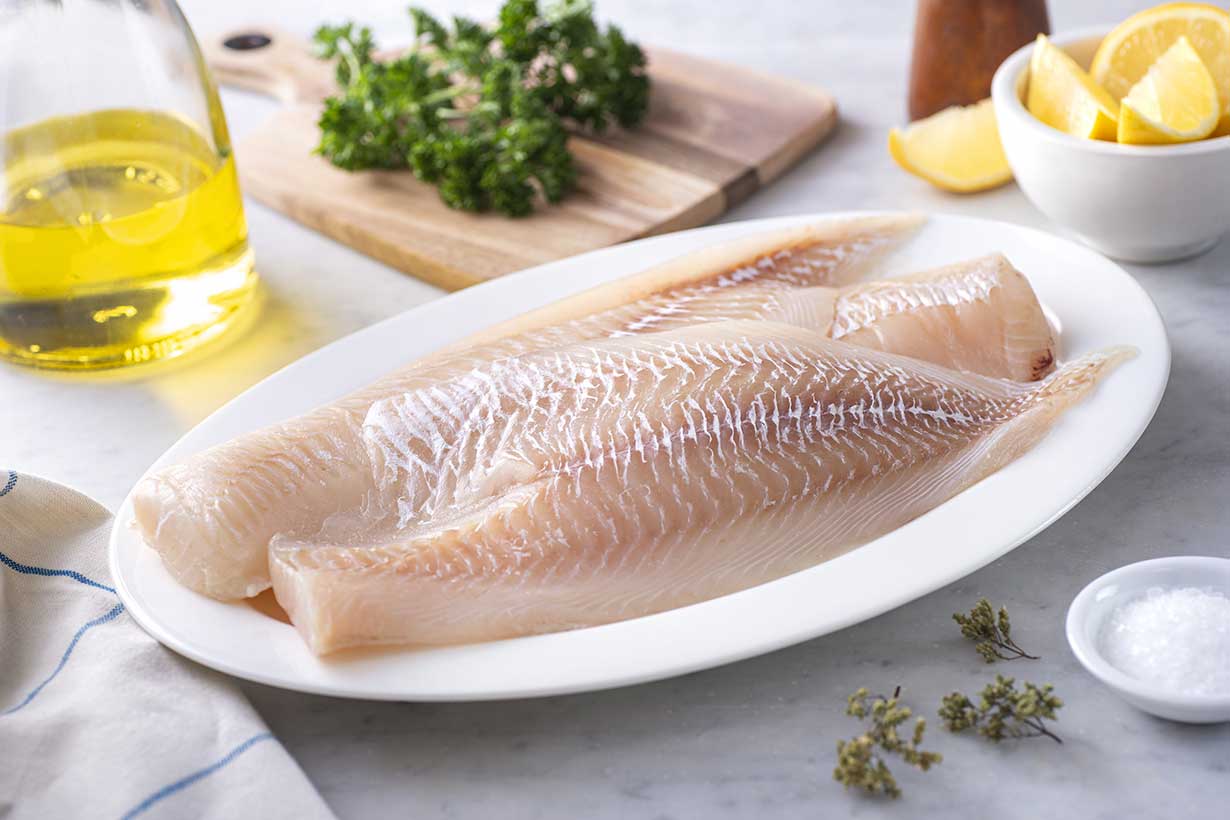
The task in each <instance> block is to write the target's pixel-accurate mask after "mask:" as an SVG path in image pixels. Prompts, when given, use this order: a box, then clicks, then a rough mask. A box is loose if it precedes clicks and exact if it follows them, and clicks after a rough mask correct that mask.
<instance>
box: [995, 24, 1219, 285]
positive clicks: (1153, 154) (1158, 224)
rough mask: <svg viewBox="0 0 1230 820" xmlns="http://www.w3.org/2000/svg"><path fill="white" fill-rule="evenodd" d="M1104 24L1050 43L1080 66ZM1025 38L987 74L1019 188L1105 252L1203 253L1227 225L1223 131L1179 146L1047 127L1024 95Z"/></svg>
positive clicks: (1154, 258)
mask: <svg viewBox="0 0 1230 820" xmlns="http://www.w3.org/2000/svg"><path fill="white" fill-rule="evenodd" d="M1107 31H1108V29H1107V28H1098V29H1082V30H1079V31H1076V32H1073V33H1071V34H1067V35H1062V36H1056V37H1053V38H1052V42H1053V43H1054V44H1055V45H1056V46H1058V47H1060V48H1062V49H1063V50H1064V51H1066V52H1068V54H1070V55H1072V57H1073V58H1074V59H1075V60H1076V62H1077V63H1079V64H1080V65H1081V66H1082V67H1085V68H1088V66H1089V63H1090V62H1091V61H1092V59H1093V54H1094V52H1095V51H1096V50H1097V47H1098V44H1099V43H1101V42H1102V38H1103V37H1104V36H1105V34H1106V32H1107ZM1033 48H1034V46H1033V44H1032V43H1031V44H1029V45H1027V46H1024V47H1023V48H1021V49H1019V50H1018V51H1016V52H1015V53H1013V54H1012V56H1010V57H1009V58H1008V59H1007V60H1005V61H1004V62H1003V64H1002V65H1001V66H1000V67H999V70H998V71H996V72H995V78H994V80H992V82H991V97H992V99H993V101H994V105H995V118H996V121H997V123H998V125H999V136H1000V140H1001V141H1002V142H1003V145H1004V154H1005V155H1006V156H1007V158H1008V164H1009V165H1011V166H1012V173H1013V174H1014V175H1015V176H1016V181H1017V184H1018V185H1020V186H1021V190H1022V191H1024V192H1025V196H1027V197H1028V198H1029V200H1030V201H1031V202H1032V203H1033V204H1034V205H1035V206H1036V207H1037V208H1038V210H1040V211H1042V213H1044V214H1046V216H1047V217H1049V218H1050V219H1051V220H1053V221H1054V222H1055V223H1056V224H1058V225H1059V226H1060V227H1062V228H1064V229H1065V230H1067V231H1069V232H1071V233H1072V234H1074V235H1075V236H1076V237H1077V238H1078V239H1080V240H1081V241H1082V242H1084V243H1085V244H1087V245H1089V246H1090V247H1092V248H1095V249H1096V250H1099V251H1101V252H1102V253H1105V254H1107V255H1108V256H1113V257H1115V258H1117V259H1123V260H1126V261H1129V262H1168V261H1173V260H1176V259H1183V258H1185V257H1189V256H1195V255H1196V254H1199V253H1203V252H1204V251H1206V250H1208V249H1209V248H1212V247H1213V246H1214V245H1216V244H1217V242H1218V241H1219V240H1220V239H1221V237H1222V236H1223V235H1224V234H1225V233H1226V231H1227V230H1228V229H1230V196H1227V195H1226V188H1227V186H1228V185H1230V136H1228V137H1218V138H1216V139H1207V140H1200V141H1198V142H1189V143H1185V144H1182V145H1119V144H1118V143H1113V142H1106V141H1103V140H1090V139H1082V138H1080V137H1074V136H1071V135H1069V134H1065V133H1063V132H1062V131H1060V130H1058V129H1055V128H1051V127H1050V126H1049V125H1046V124H1044V123H1043V122H1042V121H1040V120H1039V119H1037V118H1036V117H1034V116H1033V115H1032V114H1030V113H1029V111H1028V110H1026V108H1025V105H1024V103H1023V102H1022V100H1023V98H1024V95H1025V91H1026V88H1027V86H1028V82H1029V58H1030V55H1031V54H1032V53H1033Z"/></svg>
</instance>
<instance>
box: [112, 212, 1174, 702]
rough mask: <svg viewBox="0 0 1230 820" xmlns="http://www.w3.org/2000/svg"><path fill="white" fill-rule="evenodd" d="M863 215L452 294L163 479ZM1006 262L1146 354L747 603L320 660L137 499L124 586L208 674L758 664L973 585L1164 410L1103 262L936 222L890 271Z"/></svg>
mask: <svg viewBox="0 0 1230 820" xmlns="http://www.w3.org/2000/svg"><path fill="white" fill-rule="evenodd" d="M850 215H853V214H824V215H812V216H806V217H791V218H785V219H769V220H757V221H753V222H742V223H737V224H730V225H718V226H714V227H709V228H701V229H698V230H693V231H686V232H683V233H677V234H671V235H668V236H662V237H656V238H653V239H646V240H642V241H638V242H632V243H629V244H626V245H619V246H617V247H613V248H607V249H604V250H600V251H596V252H594V253H588V254H585V255H583V256H578V257H574V258H572V259H565V260H562V261H559V262H553V263H551V264H548V265H542V266H541V267H537V268H534V269H532V270H528V271H525V272H523V273H521V274H518V275H516V276H507V277H504V278H502V279H497V280H495V281H493V282H489V283H487V284H484V285H480V286H478V287H473V288H470V289H468V290H464V291H461V292H459V293H454V294H452V295H450V296H448V297H445V298H443V299H440V300H438V301H435V302H431V303H429V304H426V305H423V306H421V307H418V308H415V309H413V310H410V311H407V312H406V313H403V314H401V315H400V316H395V317H393V318H391V319H388V320H386V321H383V322H381V323H379V324H377V325H373V326H372V327H369V328H367V329H365V330H361V331H359V332H358V333H355V334H353V335H351V336H348V337H346V338H344V339H341V340H339V341H337V342H334V343H333V344H331V345H328V346H327V347H324V348H322V349H320V350H318V351H316V352H314V353H312V354H311V355H308V356H305V357H304V358H303V359H301V360H300V361H298V362H295V363H294V364H292V365H290V366H288V367H286V368H285V369H283V370H281V371H279V372H278V373H275V374H274V375H272V376H270V377H269V378H267V379H265V380H264V381H263V382H261V383H260V384H258V385H256V386H255V387H253V388H251V389H250V390H248V391H247V392H245V393H243V394H242V395H240V396H239V397H237V398H236V399H234V400H233V401H231V402H230V403H229V404H227V405H226V406H224V407H222V408H221V409H219V410H218V411H217V412H216V413H214V414H213V415H212V416H210V417H209V418H207V419H206V420H205V421H203V422H201V424H199V425H198V426H197V427H196V428H195V429H193V430H192V431H190V432H189V433H188V434H187V435H185V436H184V437H183V438H182V439H180V440H179V442H178V443H176V444H175V446H173V447H171V449H170V450H168V451H167V452H166V453H165V454H164V455H163V456H162V458H160V459H158V461H157V462H156V463H155V464H154V465H153V467H151V468H150V469H151V470H152V469H156V468H158V467H161V466H162V465H164V464H168V463H171V462H176V461H181V460H183V459H184V458H185V457H187V456H189V455H190V454H192V453H195V452H197V451H199V450H202V449H204V448H206V447H208V446H210V445H213V444H216V443H218V442H221V441H225V440H227V439H230V438H232V437H234V436H236V435H238V434H240V433H244V432H246V431H249V430H252V429H254V428H257V427H262V426H264V425H267V424H270V423H272V422H276V421H279V420H281V419H285V418H287V417H289V416H293V415H297V414H299V413H302V412H305V411H307V410H309V409H310V408H312V407H315V406H316V405H318V404H321V403H323V402H327V401H331V400H333V399H335V398H337V397H339V396H342V395H344V394H345V393H348V392H350V391H351V390H354V389H355V388H358V387H360V386H362V385H364V384H366V383H368V382H370V381H372V380H373V379H375V378H376V377H378V376H380V375H382V374H383V373H385V372H387V371H389V370H392V369H394V368H396V367H399V366H401V365H403V364H405V363H407V362H409V361H411V360H412V359H415V358H417V357H419V356H421V355H423V354H425V353H427V352H429V351H431V350H432V349H434V348H437V347H440V346H441V345H444V344H446V343H448V342H452V341H454V340H456V339H459V338H461V337H462V336H465V335H467V334H469V333H471V332H473V331H476V330H479V329H481V328H483V327H486V326H488V325H490V324H492V323H494V322H498V321H501V320H504V319H507V318H509V317H512V316H514V315H516V314H518V313H521V312H523V311H525V310H528V309H530V308H534V307H538V306H539V305H543V304H546V303H547V302H551V301H553V300H555V299H558V298H560V297H561V296H564V295H567V294H569V293H572V292H575V291H579V290H582V289H584V288H588V287H591V286H593V285H596V284H598V283H600V282H605V281H607V280H610V279H615V278H617V277H619V276H621V275H624V274H627V273H631V272H633V271H638V270H641V269H643V268H645V267H648V266H650V265H653V264H655V263H658V262H661V261H663V260H666V259H669V258H671V257H673V256H676V255H678V254H681V253H684V252H687V251H690V250H693V249H696V248H700V247H702V246H705V245H710V244H713V243H716V242H721V241H725V240H729V239H732V238H735V237H738V236H742V235H744V234H749V233H754V232H756V231H764V230H769V229H773V228H779V227H784V226H786V225H790V224H794V223H800V222H805V221H811V220H816V219H823V218H828V217H839V216H850ZM997 250H998V251H1003V252H1004V253H1006V254H1007V256H1008V258H1009V259H1011V260H1012V262H1013V263H1014V264H1015V265H1016V266H1017V267H1018V268H1020V269H1021V270H1022V271H1024V272H1025V273H1026V275H1027V276H1028V277H1029V279H1030V281H1031V282H1032V283H1033V286H1034V288H1035V289H1036V290H1037V292H1038V295H1039V297H1040V298H1041V300H1042V302H1043V303H1044V305H1045V306H1046V308H1047V309H1048V312H1049V313H1050V314H1051V316H1052V318H1053V319H1055V320H1057V324H1059V325H1060V326H1061V328H1062V335H1061V340H1062V341H1061V345H1062V352H1063V356H1064V358H1071V357H1073V356H1075V355H1079V354H1081V353H1085V352H1087V351H1091V350H1094V349H1097V348H1101V347H1105V346H1109V345H1117V344H1129V345H1135V346H1136V347H1137V348H1138V349H1139V350H1140V355H1139V357H1137V358H1136V359H1134V360H1132V361H1130V362H1128V363H1127V364H1126V365H1124V366H1123V367H1121V368H1120V369H1119V370H1118V371H1116V372H1115V373H1113V374H1112V375H1111V377H1110V378H1108V379H1107V380H1106V381H1105V382H1104V383H1103V384H1102V385H1101V386H1100V387H1099V388H1098V390H1097V391H1096V393H1095V394H1094V395H1093V396H1092V397H1090V399H1089V400H1088V401H1086V402H1084V403H1082V404H1081V405H1079V406H1078V407H1076V408H1074V409H1073V410H1071V411H1070V412H1068V413H1067V414H1066V415H1065V416H1064V417H1063V418H1062V419H1061V420H1060V422H1059V424H1058V425H1057V426H1056V427H1055V429H1054V430H1053V431H1052V432H1051V433H1050V435H1049V436H1047V438H1046V439H1045V440H1043V441H1042V443H1041V444H1039V445H1038V446H1037V447H1035V448H1034V449H1033V450H1032V451H1031V452H1029V453H1027V454H1026V455H1025V456H1024V457H1023V458H1021V459H1019V460H1018V461H1016V462H1014V463H1013V464H1011V465H1009V466H1008V467H1007V468H1005V469H1004V470H1001V471H1000V472H999V473H997V474H995V475H993V476H991V477H990V478H988V479H986V480H985V481H983V482H981V483H979V484H978V485H976V486H974V487H972V488H970V489H969V490H966V491H965V492H964V493H962V494H961V495H959V496H958V497H956V498H954V499H952V500H951V501H949V502H948V503H946V504H944V505H942V506H940V507H939V508H937V509H935V510H933V511H931V512H930V513H928V514H926V515H924V516H922V517H921V518H919V519H917V520H915V521H913V522H911V523H910V524H908V525H906V526H904V527H902V528H901V529H899V530H896V531H894V532H892V533H890V534H888V535H886V536H884V537H883V538H880V539H877V540H876V541H873V542H871V543H869V544H867V545H865V546H863V547H860V548H859V549H856V550H854V551H853V552H850V553H848V554H846V555H843V556H842V557H840V558H837V559H834V560H832V561H829V562H828V563H825V564H821V565H819V566H817V567H814V568H812V569H809V570H806V571H804V572H799V573H796V574H794V575H791V576H788V577H786V578H782V579H780V580H778V581H774V582H772V583H768V584H764V585H762V586H759V587H754V588H752V589H748V590H745V591H743V592H739V593H736V594H734V595H728V596H725V597H723V598H718V599H716V600H713V601H706V602H705V603H701V604H696V605H694V606H689V607H684V608H681V609H676V610H673V611H671V612H665V613H662V614H659V615H653V616H650V617H645V618H638V619H635V620H631V621H624V622H622V623H617V624H610V625H608V626H601V627H594V628H589V629H581V630H577V631H573V632H563V633H558V634H553V635H540V636H535V637H530V638H518V639H515V640H506V641H495V642H490V643H483V644H473V645H467V646H453V647H444V648H434V649H405V650H380V651H371V652H357V653H343V654H342V655H340V656H338V657H336V658H325V659H320V658H316V657H314V656H313V655H312V654H311V653H309V652H308V650H307V648H306V647H305V646H304V644H303V643H302V641H300V639H299V636H298V635H297V634H296V633H295V631H294V630H293V629H292V628H291V627H290V626H288V625H286V624H285V623H282V622H281V621H278V620H275V619H273V618H271V617H268V616H266V615H263V614H261V613H259V612H258V611H257V610H256V609H254V608H253V607H252V606H251V605H249V604H243V603H240V604H224V603H220V602H218V601H214V600H211V599H209V598H205V597H203V596H200V595H197V594H196V593H193V592H191V591H189V590H188V589H186V588H185V587H182V586H180V585H179V584H178V583H176V582H175V581H174V580H172V579H171V577H170V575H168V574H167V573H166V571H165V570H164V569H163V567H162V563H161V561H160V560H159V558H158V556H157V555H156V554H155V553H154V552H153V550H151V549H149V548H148V547H146V546H145V545H144V543H143V542H142V541H141V539H140V537H139V536H138V535H137V533H136V532H135V531H134V530H133V529H132V528H131V527H130V521H131V520H132V506H131V497H129V498H128V499H126V500H125V501H124V504H123V506H122V507H121V508H120V511H119V514H118V515H117V516H116V524H115V529H114V530H113V532H112V534H111V572H112V576H113V578H114V579H115V585H116V588H117V589H118V590H119V594H120V597H121V599H122V600H123V601H124V603H125V604H126V605H127V606H128V609H129V611H130V612H132V615H133V617H134V618H136V619H137V622H138V623H140V624H141V625H142V626H143V627H144V628H145V629H146V630H147V631H148V632H149V633H150V634H151V635H153V636H154V637H155V638H157V639H158V640H159V641H161V642H162V643H164V644H166V645H167V646H168V647H170V648H171V649H173V650H175V651H176V652H179V653H181V654H183V655H186V656H187V657H189V658H192V659H193V660H196V661H198V662H200V663H202V664H205V665H206V666H210V667H213V668H214V669H217V670H220V671H222V672H226V673H228V674H231V675H235V676H238V677H241V678H247V679H249V680H254V681H259V682H261V683H266V684H270V685H272V686H281V687H285V688H288V689H298V690H302V691H305V692H317V693H322V694H329V695H342V696H348V697H356V698H372V699H384V700H477V699H491V698H512V697H527V696H535V695H548V694H558V693H566V692H578V691H584V690H592V689H602V688H606V687H613V686H621V685H624V684H630V683H637V682H641V681H648V680H655V679H659V678H665V677H668V676H671V675H679V674H682V673H685V672H692V671H695V670H698V669H704V668H708V667H713V666H717V665H719V664H724V663H729V662H731V661H736V660H740V659H742V658H748V657H751V656H753V655H759V654H761V653H764V652H770V651H772V650H774V649H778V648H780V647H783V646H788V645H790V644H794V643H798V642H800V641H805V640H808V639H810V638H815V637H817V636H819V635H825V634H827V633H829V632H833V631H835V630H838V629H842V628H843V627H846V626H850V625H851V624H856V623H858V622H860V621H863V620H866V619H868V618H871V617H874V616H876V615H879V614H880V613H882V612H885V611H887V610H889V609H892V608H893V607H896V606H900V605H901V604H904V603H906V602H907V601H911V600H913V599H915V598H918V597H920V596H922V595H925V594H927V593H928V592H931V591H932V590H935V589H938V588H939V587H942V586H944V585H945V584H948V583H950V582H952V581H955V580H957V579H958V578H961V577H962V576H965V575H967V574H969V573H971V572H973V571H974V570H976V569H978V568H979V567H982V566H984V565H985V564H987V563H989V562H991V561H993V560H994V559H996V558H998V557H1000V556H1001V555H1003V554H1004V553H1006V552H1008V551H1009V550H1010V549H1012V548H1013V547H1015V546H1017V545H1018V544H1020V543H1022V542H1023V541H1025V540H1026V539H1028V538H1029V537H1031V536H1032V535H1034V534H1035V533H1037V532H1038V531H1040V530H1042V529H1043V528H1044V527H1046V526H1047V525H1048V524H1050V523H1051V522H1053V521H1054V520H1055V519H1057V518H1058V517H1059V516H1060V515H1062V514H1063V513H1064V512H1066V511H1067V510H1068V509H1070V508H1071V507H1072V506H1073V505H1074V504H1076V502H1077V501H1079V500H1080V499H1081V498H1083V497H1084V496H1085V495H1086V494H1087V493H1088V492H1089V491H1090V490H1092V489H1093V488H1094V487H1095V486H1097V484H1098V483H1099V482H1101V481H1102V479H1103V478H1105V477H1106V475H1107V474H1108V473H1109V472H1110V471H1111V469H1113V468H1114V466H1115V465H1116V464H1118V463H1119V461H1120V460H1121V459H1122V458H1123V457H1124V456H1125V455H1127V452H1128V450H1129V449H1131V447H1132V445H1133V444H1134V443H1135V442H1136V440H1137V438H1139V437H1140V434H1141V433H1143V432H1144V429H1145V427H1146V425H1147V424H1148V423H1149V420H1150V419H1151V418H1152V417H1153V412H1154V410H1155V409H1156V408H1157V404H1158V402H1159V401H1160V400H1161V396H1162V392H1163V390H1164V389H1165V386H1166V379H1167V376H1168V374H1169V370H1170V349H1169V345H1168V344H1167V341H1166V331H1165V328H1164V327H1163V325H1162V320H1161V317H1160V316H1159V315H1158V313H1157V309H1156V308H1155V307H1154V306H1153V303H1152V302H1151V301H1150V299H1149V297H1148V296H1147V295H1146V294H1145V292H1144V290H1143V289H1141V287H1140V286H1139V285H1138V284H1136V282H1135V280H1133V279H1132V278H1131V277H1130V276H1129V275H1128V274H1127V273H1126V272H1125V271H1124V270H1123V269H1122V268H1120V267H1119V266H1117V265H1115V264H1114V263H1113V262H1110V261H1108V260H1107V259H1105V258H1104V257H1102V256H1099V255H1098V254H1097V253H1094V252H1093V251H1090V250H1086V249H1085V248H1082V247H1080V246H1079V245H1076V244H1074V243H1072V242H1068V241H1066V240H1063V239H1059V238H1057V237H1054V236H1051V235H1049V234H1046V233H1042V232H1039V231H1035V230H1030V229H1027V228H1022V227H1019V226H1016V225H1009V224H1006V223H1002V222H992V221H987V220H980V219H970V218H966V217H955V216H936V217H933V218H932V219H931V220H930V221H929V222H928V223H927V225H926V226H925V227H924V228H923V230H922V231H921V232H920V233H919V235H918V236H917V237H916V238H915V239H913V240H911V241H910V242H909V243H908V245H906V246H905V247H904V248H903V249H902V250H901V251H899V252H898V253H896V254H895V255H894V256H893V257H892V258H890V259H888V260H887V261H886V262H885V264H884V265H883V266H882V267H881V269H880V271H878V272H877V274H879V273H883V274H885V275H892V274H899V273H905V272H909V271H913V270H919V269H923V268H927V267H931V266H934V265H939V264H944V263H948V262H954V261H957V260H960V259H965V258H968V257H972V256H977V255H979V254H984V253H989V252H991V251H997ZM1057 571H1062V568H1057Z"/></svg>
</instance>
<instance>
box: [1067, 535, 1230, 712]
mask: <svg viewBox="0 0 1230 820" xmlns="http://www.w3.org/2000/svg"><path fill="white" fill-rule="evenodd" d="M1151 587H1162V588H1168V587H1170V588H1173V587H1198V588H1201V589H1215V590H1218V591H1221V592H1223V593H1225V594H1226V595H1230V560H1227V559H1225V558H1206V557H1202V556H1176V557H1173V558H1155V559H1153V560H1152V561H1141V562H1139V563H1136V564H1128V565H1127V566H1126V567H1120V568H1119V569H1117V570H1113V571H1112V572H1108V573H1106V574H1105V575H1103V576H1102V577H1101V578H1098V579H1097V580H1096V581H1094V582H1093V583H1092V584H1090V585H1089V586H1087V587H1085V588H1084V589H1082V590H1081V591H1080V594H1079V595H1077V596H1076V598H1075V599H1074V600H1073V601H1072V606H1071V607H1070V608H1069V609H1068V621H1067V633H1068V643H1069V644H1070V645H1071V647H1072V652H1073V653H1074V654H1075V655H1076V659H1077V660H1079V661H1080V662H1081V664H1082V665H1083V666H1084V667H1085V669H1087V670H1088V671H1089V673H1090V674H1091V675H1093V676H1094V677H1095V678H1097V679H1098V680H1100V681H1102V683H1104V684H1106V685H1107V686H1109V687H1110V688H1111V689H1113V690H1114V691H1115V692H1116V693H1117V694H1118V695H1119V696H1120V697H1122V698H1123V699H1124V700H1126V701H1127V702H1128V703H1130V704H1132V705H1133V706H1136V707H1138V708H1140V709H1143V710H1144V711H1146V712H1148V713H1150V714H1153V715H1157V716H1158V717H1162V718H1167V719H1169V720H1177V721H1181V722H1183V723H1222V722H1224V721H1230V692H1228V693H1226V694H1224V695H1184V694H1179V693H1176V692H1173V691H1171V690H1168V689H1163V688H1161V687H1159V686H1158V685H1157V684H1154V683H1149V682H1147V681H1143V680H1140V679H1138V678H1133V677H1130V676H1129V675H1127V674H1125V673H1124V672H1121V671H1119V670H1118V669H1116V668H1115V667H1114V666H1111V665H1110V662H1109V661H1107V660H1106V658H1104V657H1103V656H1102V650H1101V647H1100V646H1099V635H1100V634H1101V631H1102V625H1103V624H1104V623H1105V622H1106V619H1107V618H1109V617H1110V615H1111V613H1112V612H1114V611H1115V609H1117V608H1118V607H1119V606H1121V605H1122V604H1125V603H1127V602H1128V601H1130V600H1132V599H1133V598H1139V597H1141V596H1143V595H1144V594H1145V592H1146V591H1147V590H1148V589H1149V588H1151Z"/></svg>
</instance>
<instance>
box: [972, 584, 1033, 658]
mask: <svg viewBox="0 0 1230 820" xmlns="http://www.w3.org/2000/svg"><path fill="white" fill-rule="evenodd" d="M952 619H953V620H954V621H956V622H957V625H958V626H960V627H961V634H962V635H964V636H965V637H967V638H969V639H970V640H972V641H978V645H977V646H976V647H974V648H975V649H976V650H977V651H978V654H979V655H981V656H982V658H983V660H985V661H986V662H987V663H995V661H997V660H1000V661H1014V660H1016V659H1018V658H1029V659H1030V660H1034V661H1036V660H1038V656H1037V655H1031V654H1029V653H1028V652H1026V651H1025V650H1024V649H1022V648H1021V647H1019V646H1017V643H1016V641H1014V640H1012V624H1011V622H1009V620H1008V609H1007V607H1002V606H1001V607H1000V608H999V613H998V615H997V614H996V613H995V611H994V610H993V609H992V608H991V602H990V601H988V600H987V599H986V598H979V599H978V603H976V604H974V608H973V609H971V610H970V611H969V614H968V615H962V614H961V613H960V612H954V613H953V615H952Z"/></svg>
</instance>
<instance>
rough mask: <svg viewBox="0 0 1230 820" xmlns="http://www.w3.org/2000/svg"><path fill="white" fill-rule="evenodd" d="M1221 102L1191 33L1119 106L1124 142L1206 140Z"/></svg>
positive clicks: (1143, 78)
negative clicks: (1191, 37) (1194, 46)
mask: <svg viewBox="0 0 1230 820" xmlns="http://www.w3.org/2000/svg"><path fill="white" fill-rule="evenodd" d="M1220 114H1221V106H1220V105H1219V103H1218V99H1217V87H1216V86H1215V85H1214V84H1213V77H1212V75H1211V74H1209V70H1208V68H1206V67H1205V65H1204V62H1203V61H1202V60H1201V59H1200V55H1199V54H1197V53H1196V49H1195V48H1193V47H1192V44H1191V41H1189V40H1188V39H1187V37H1186V36H1181V37H1179V39H1177V40H1175V43H1174V45H1172V46H1171V47H1170V48H1169V49H1167V50H1166V52H1165V53H1164V54H1163V55H1162V56H1161V57H1160V58H1158V61H1157V62H1156V63H1154V64H1153V66H1152V67H1151V68H1150V69H1149V70H1148V71H1147V72H1146V73H1145V76H1143V77H1141V78H1140V82H1138V83H1136V85H1134V86H1132V88H1131V90H1130V91H1128V94H1127V96H1126V97H1124V98H1123V104H1122V106H1121V107H1120V109H1119V142H1125V143H1133V144H1137V145H1150V144H1151V145H1167V144H1170V143H1176V142H1191V141H1192V140H1199V139H1204V138H1205V137H1207V136H1208V135H1209V134H1211V133H1213V129H1214V128H1216V127H1217V121H1218V117H1219V116H1220Z"/></svg>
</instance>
